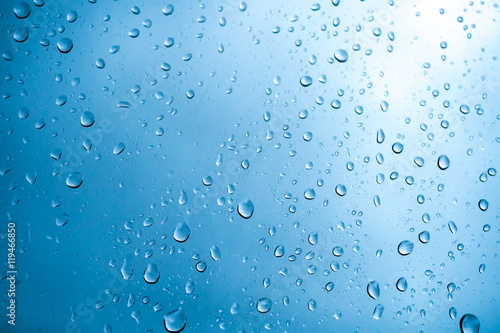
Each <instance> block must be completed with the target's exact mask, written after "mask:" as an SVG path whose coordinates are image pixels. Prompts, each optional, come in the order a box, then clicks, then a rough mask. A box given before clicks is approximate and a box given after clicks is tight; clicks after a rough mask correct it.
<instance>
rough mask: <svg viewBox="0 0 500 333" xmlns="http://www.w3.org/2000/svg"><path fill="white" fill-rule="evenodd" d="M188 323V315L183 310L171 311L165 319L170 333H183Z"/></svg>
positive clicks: (166, 327) (164, 321) (164, 322)
mask: <svg viewBox="0 0 500 333" xmlns="http://www.w3.org/2000/svg"><path fill="white" fill-rule="evenodd" d="M186 322H187V320H186V314H185V312H184V309H182V308H179V309H178V310H174V311H170V312H169V313H167V314H166V315H165V316H164V317H163V324H164V325H165V329H166V330H167V332H170V333H177V332H181V331H182V330H183V329H184V327H186Z"/></svg>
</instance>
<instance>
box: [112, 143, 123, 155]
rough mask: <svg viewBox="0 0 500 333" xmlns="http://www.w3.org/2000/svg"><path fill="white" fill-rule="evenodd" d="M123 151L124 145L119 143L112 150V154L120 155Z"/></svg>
mask: <svg viewBox="0 0 500 333" xmlns="http://www.w3.org/2000/svg"><path fill="white" fill-rule="evenodd" d="M124 150H125V144H124V143H123V142H119V143H118V144H117V145H116V146H115V148H113V154H115V155H120V154H121V153H122V152H123V151H124Z"/></svg>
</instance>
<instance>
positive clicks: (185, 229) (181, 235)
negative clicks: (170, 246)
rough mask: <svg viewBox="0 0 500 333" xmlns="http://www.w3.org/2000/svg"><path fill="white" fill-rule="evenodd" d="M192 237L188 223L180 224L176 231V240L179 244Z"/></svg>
mask: <svg viewBox="0 0 500 333" xmlns="http://www.w3.org/2000/svg"><path fill="white" fill-rule="evenodd" d="M190 235H191V230H189V226H188V225H187V223H186V222H179V223H178V224H177V226H176V227H175V230H174V239H175V240H176V241H178V242H179V243H184V242H185V241H187V240H188V238H189V236H190Z"/></svg>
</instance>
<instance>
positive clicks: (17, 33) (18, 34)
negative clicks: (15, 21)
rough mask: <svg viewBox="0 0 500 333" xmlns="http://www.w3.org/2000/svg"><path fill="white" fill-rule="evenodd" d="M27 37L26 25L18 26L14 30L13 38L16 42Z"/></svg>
mask: <svg viewBox="0 0 500 333" xmlns="http://www.w3.org/2000/svg"><path fill="white" fill-rule="evenodd" d="M28 37H29V30H28V27H18V28H16V29H15V30H14V34H13V38H14V40H15V41H16V42H18V43H22V42H24V41H26V40H27V39H28Z"/></svg>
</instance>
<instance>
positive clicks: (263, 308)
mask: <svg viewBox="0 0 500 333" xmlns="http://www.w3.org/2000/svg"><path fill="white" fill-rule="evenodd" d="M272 306H273V302H272V301H271V300H270V299H269V298H261V299H259V300H258V301H257V310H258V311H259V312H260V313H266V312H269V310H271V307H272Z"/></svg>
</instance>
